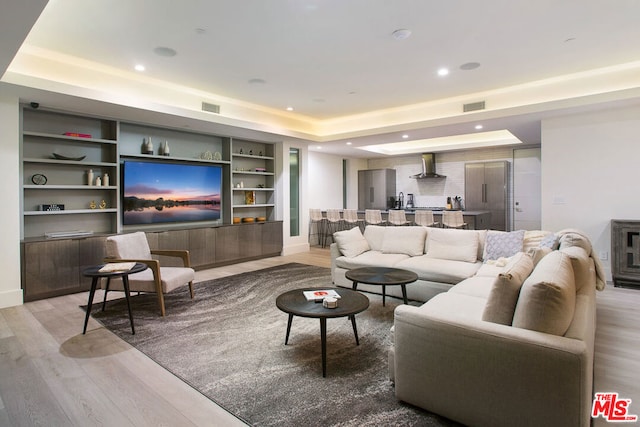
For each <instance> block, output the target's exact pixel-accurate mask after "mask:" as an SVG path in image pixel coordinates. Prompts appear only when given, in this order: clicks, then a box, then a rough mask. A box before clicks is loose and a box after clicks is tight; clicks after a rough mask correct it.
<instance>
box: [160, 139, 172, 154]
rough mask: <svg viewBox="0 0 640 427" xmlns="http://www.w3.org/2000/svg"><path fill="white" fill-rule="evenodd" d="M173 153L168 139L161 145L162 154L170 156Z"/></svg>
mask: <svg viewBox="0 0 640 427" xmlns="http://www.w3.org/2000/svg"><path fill="white" fill-rule="evenodd" d="M170 153H171V151H170V150H169V143H168V142H167V141H165V142H164V143H163V144H162V145H161V146H160V153H159V154H160V155H162V156H168V155H169V154H170Z"/></svg>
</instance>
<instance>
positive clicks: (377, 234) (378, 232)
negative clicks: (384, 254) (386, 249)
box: [364, 225, 387, 251]
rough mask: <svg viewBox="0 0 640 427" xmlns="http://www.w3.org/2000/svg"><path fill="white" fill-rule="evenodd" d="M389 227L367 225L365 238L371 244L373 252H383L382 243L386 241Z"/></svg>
mask: <svg viewBox="0 0 640 427" xmlns="http://www.w3.org/2000/svg"><path fill="white" fill-rule="evenodd" d="M386 229H387V227H382V226H380V225H367V227H366V228H365V229H364V238H365V239H367V242H369V246H370V247H371V250H372V251H382V242H383V240H384V230H386Z"/></svg>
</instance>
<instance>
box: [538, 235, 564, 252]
mask: <svg viewBox="0 0 640 427" xmlns="http://www.w3.org/2000/svg"><path fill="white" fill-rule="evenodd" d="M558 246H560V236H558V235H557V234H553V233H551V234H549V235H548V236H546V237H545V238H544V239H542V240H541V241H540V247H541V248H549V249H551V250H554V251H555V250H556V249H558Z"/></svg>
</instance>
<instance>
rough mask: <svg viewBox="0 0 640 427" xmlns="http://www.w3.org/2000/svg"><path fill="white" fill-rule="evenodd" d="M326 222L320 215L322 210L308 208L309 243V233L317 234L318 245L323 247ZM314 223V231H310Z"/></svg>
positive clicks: (309, 238)
mask: <svg viewBox="0 0 640 427" xmlns="http://www.w3.org/2000/svg"><path fill="white" fill-rule="evenodd" d="M326 222H327V220H326V219H325V218H324V217H323V216H322V210H320V209H309V237H308V240H309V243H311V235H314V236H318V245H320V246H322V247H323V248H324V240H325V233H326V230H325V228H326ZM314 225H315V231H316V232H315V233H312V232H311V231H312V229H313V226H314Z"/></svg>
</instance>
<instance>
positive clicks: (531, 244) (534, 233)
mask: <svg viewBox="0 0 640 427" xmlns="http://www.w3.org/2000/svg"><path fill="white" fill-rule="evenodd" d="M549 235H553V233H552V232H550V231H544V230H526V231H525V232H524V242H523V246H522V252H524V253H527V252H528V251H529V249H531V248H538V247H540V242H542V241H543V240H544V239H545V238H547V237H548V236H549Z"/></svg>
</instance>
